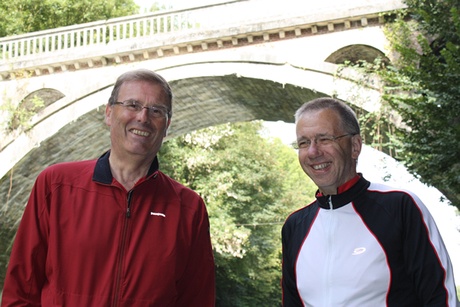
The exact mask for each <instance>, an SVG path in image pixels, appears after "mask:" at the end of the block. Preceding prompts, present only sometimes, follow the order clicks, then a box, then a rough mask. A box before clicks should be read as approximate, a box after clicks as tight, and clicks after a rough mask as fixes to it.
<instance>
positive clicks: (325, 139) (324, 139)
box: [292, 133, 357, 150]
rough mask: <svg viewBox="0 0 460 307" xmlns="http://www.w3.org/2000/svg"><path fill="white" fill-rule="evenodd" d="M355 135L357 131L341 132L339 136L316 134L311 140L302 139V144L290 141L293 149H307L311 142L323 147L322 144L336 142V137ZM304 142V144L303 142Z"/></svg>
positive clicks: (326, 144)
mask: <svg viewBox="0 0 460 307" xmlns="http://www.w3.org/2000/svg"><path fill="white" fill-rule="evenodd" d="M355 135H357V133H346V134H342V135H339V136H333V135H321V136H316V137H314V138H313V142H312V140H311V139H306V140H304V141H302V144H299V143H298V142H293V143H292V147H294V149H298V150H300V149H309V148H310V147H311V144H312V143H315V145H316V147H324V146H328V145H330V144H332V143H334V142H336V141H337V140H338V139H341V138H343V137H346V136H355ZM303 143H305V144H303Z"/></svg>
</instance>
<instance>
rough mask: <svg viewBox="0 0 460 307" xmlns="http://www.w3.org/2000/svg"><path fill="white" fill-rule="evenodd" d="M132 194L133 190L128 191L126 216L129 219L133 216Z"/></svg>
mask: <svg viewBox="0 0 460 307" xmlns="http://www.w3.org/2000/svg"><path fill="white" fill-rule="evenodd" d="M132 195H133V190H131V191H129V192H128V199H127V208H126V217H127V218H128V219H129V218H130V217H131V197H132Z"/></svg>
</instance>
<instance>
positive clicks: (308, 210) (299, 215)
mask: <svg viewBox="0 0 460 307" xmlns="http://www.w3.org/2000/svg"><path fill="white" fill-rule="evenodd" d="M318 210H319V206H318V203H317V201H313V202H312V203H310V204H308V205H307V206H305V207H303V208H300V209H299V210H296V211H294V212H293V213H291V214H290V215H289V216H288V217H287V219H286V221H285V223H284V226H283V228H293V227H296V225H299V224H302V225H306V224H310V223H311V222H312V221H313V220H314V218H315V216H316V214H317V212H318Z"/></svg>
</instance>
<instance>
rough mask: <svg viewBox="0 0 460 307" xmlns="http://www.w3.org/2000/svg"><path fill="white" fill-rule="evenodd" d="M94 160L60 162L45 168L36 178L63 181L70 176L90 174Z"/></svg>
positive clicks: (79, 176)
mask: <svg viewBox="0 0 460 307" xmlns="http://www.w3.org/2000/svg"><path fill="white" fill-rule="evenodd" d="M95 164H96V160H85V161H73V162H61V163H57V164H53V165H51V166H48V167H47V168H45V169H44V170H43V171H42V172H41V173H40V174H39V176H38V180H53V181H63V180H72V178H81V177H85V175H90V176H92V174H93V171H94V166H95Z"/></svg>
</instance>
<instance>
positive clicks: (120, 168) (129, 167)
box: [109, 153, 153, 191]
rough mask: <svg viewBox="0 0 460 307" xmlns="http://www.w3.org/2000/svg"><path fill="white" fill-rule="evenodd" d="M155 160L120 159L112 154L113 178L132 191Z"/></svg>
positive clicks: (110, 161)
mask: <svg viewBox="0 0 460 307" xmlns="http://www.w3.org/2000/svg"><path fill="white" fill-rule="evenodd" d="M152 161H153V159H148V160H147V159H142V160H139V159H137V160H136V159H135V158H132V157H129V158H124V159H120V158H118V157H117V155H114V154H113V153H111V154H110V157H109V163H110V170H111V171H112V176H113V177H114V178H115V179H116V180H117V181H118V182H119V183H120V184H121V185H122V186H123V187H124V188H125V189H126V190H127V191H129V190H131V189H132V188H133V187H134V185H135V184H136V182H138V181H139V179H141V178H143V177H145V176H146V175H147V173H148V171H149V168H150V165H151V164H152Z"/></svg>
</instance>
